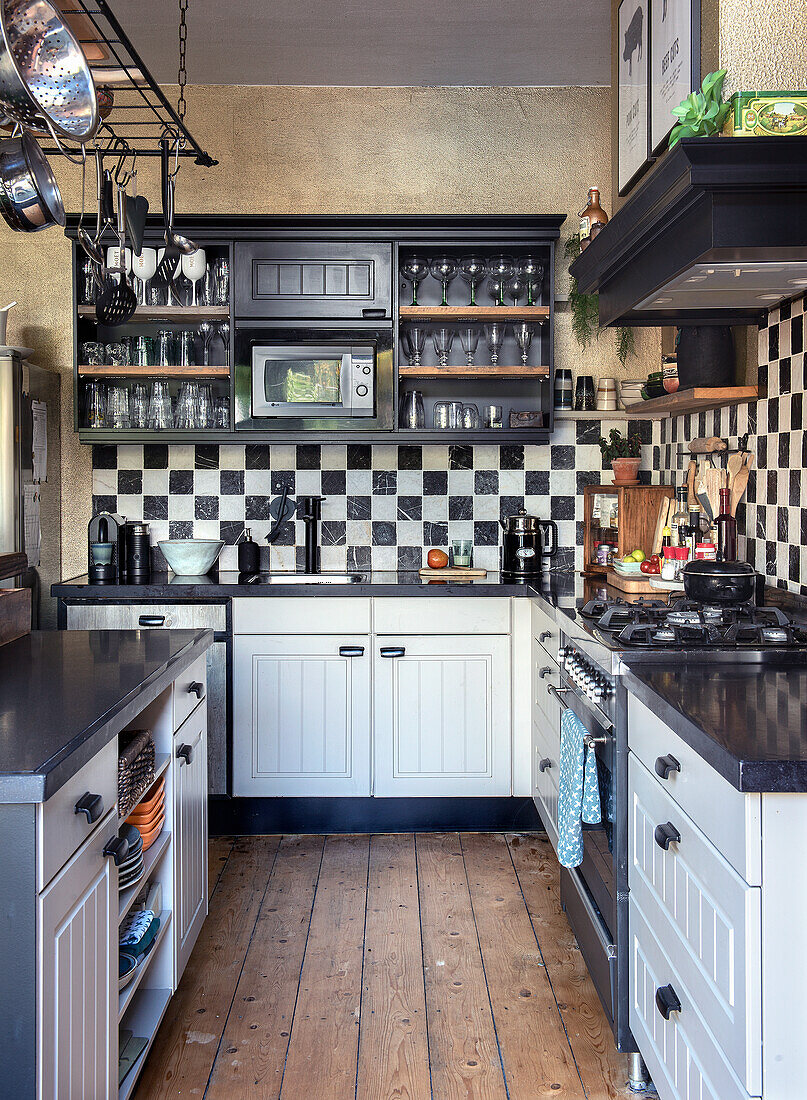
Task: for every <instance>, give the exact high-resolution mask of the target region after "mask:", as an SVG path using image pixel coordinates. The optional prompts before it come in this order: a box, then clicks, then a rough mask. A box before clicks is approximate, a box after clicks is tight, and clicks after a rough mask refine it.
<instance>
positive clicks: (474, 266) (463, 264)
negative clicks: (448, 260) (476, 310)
mask: <svg viewBox="0 0 807 1100" xmlns="http://www.w3.org/2000/svg"><path fill="white" fill-rule="evenodd" d="M487 270H488V269H487V266H486V264H485V261H484V260H481V259H480V258H479V257H478V256H465V257H463V259H461V260H460V268H459V271H460V278H461V279H462V280H463V281H464V282H466V283H467V284H468V286H469V287H470V288H471V300H470V302H469V303H468V305H469V306H475V305H476V288H477V287H478V286H479V284H480V283H481V282H482V280H483V279H484V278H485V275H486V274H487Z"/></svg>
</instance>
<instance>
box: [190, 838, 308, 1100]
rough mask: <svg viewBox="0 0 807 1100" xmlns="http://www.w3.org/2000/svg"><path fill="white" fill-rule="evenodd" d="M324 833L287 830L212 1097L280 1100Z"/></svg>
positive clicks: (209, 1098)
mask: <svg viewBox="0 0 807 1100" xmlns="http://www.w3.org/2000/svg"><path fill="white" fill-rule="evenodd" d="M324 842H325V838H324V837H322V836H285V837H284V838H283V840H282V842H281V844H280V847H279V848H278V851H277V856H276V858H275V863H274V867H273V868H272V876H271V878H270V879H269V885H268V887H267V889H266V893H265V895H264V899H263V904H262V905H261V910H260V914H259V916H258V922H257V924H256V925H255V931H254V934H253V936H252V940H251V942H250V945H249V949H248V951H247V957H246V960H245V962H244V968H243V970H242V971H241V977H240V979H239V982H238V988H237V989H236V991H235V998H234V1000H233V1007H232V1011H231V1012H230V1016H229V1019H228V1020H227V1025H226V1027H225V1029H224V1034H223V1036H222V1040H221V1046H220V1052H219V1056H218V1058H217V1059H216V1064H215V1068H214V1070H213V1075H212V1077H211V1081H210V1086H209V1088H208V1091H207V1093H206V1100H235V1098H236V1097H237V1098H238V1100H277V1097H278V1096H279V1095H280V1084H281V1081H282V1079H283V1066H284V1063H285V1059H286V1052H287V1050H288V1045H289V1036H290V1034H291V1023H292V1016H293V1014H294V1004H295V1001H296V999H297V988H298V985H299V980H300V969H301V967H302V965H303V956H304V955H305V948H306V941H307V938H308V929H309V924H310V920H311V909H312V906H313V903H314V894H315V891H316V887H317V878H318V876H319V868H320V861H321V859H322V849H323V844H324Z"/></svg>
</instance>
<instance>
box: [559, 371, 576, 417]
mask: <svg viewBox="0 0 807 1100" xmlns="http://www.w3.org/2000/svg"><path fill="white" fill-rule="evenodd" d="M555 408H556V409H564V410H567V411H570V410H571V408H572V372H571V371H570V370H569V368H568V367H560V368H559V369H558V370H556V371H555Z"/></svg>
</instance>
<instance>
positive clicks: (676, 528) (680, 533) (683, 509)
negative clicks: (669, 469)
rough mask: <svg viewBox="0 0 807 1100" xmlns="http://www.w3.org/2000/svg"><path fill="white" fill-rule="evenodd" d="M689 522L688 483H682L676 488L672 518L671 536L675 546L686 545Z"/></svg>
mask: <svg viewBox="0 0 807 1100" xmlns="http://www.w3.org/2000/svg"><path fill="white" fill-rule="evenodd" d="M688 524H689V513H688V512H687V487H686V485H680V486H679V487H678V488H677V489H676V490H675V512H674V513H673V517H672V519H671V520H670V536H671V538H672V545H673V546H686V535H685V530H686V527H687V525H688Z"/></svg>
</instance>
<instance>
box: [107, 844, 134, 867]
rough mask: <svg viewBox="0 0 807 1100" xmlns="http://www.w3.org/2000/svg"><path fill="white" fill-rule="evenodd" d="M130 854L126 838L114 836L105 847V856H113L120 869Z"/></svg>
mask: <svg viewBox="0 0 807 1100" xmlns="http://www.w3.org/2000/svg"><path fill="white" fill-rule="evenodd" d="M128 854H129V841H128V840H126V838H125V837H120V836H113V837H112V839H111V840H108V841H107V842H106V844H105V845H104V855H105V856H112V858H113V860H114V861H115V866H116V867H120V865H121V864H122V863H123V861H124V860H125V859H126V857H127V856H128Z"/></svg>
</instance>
